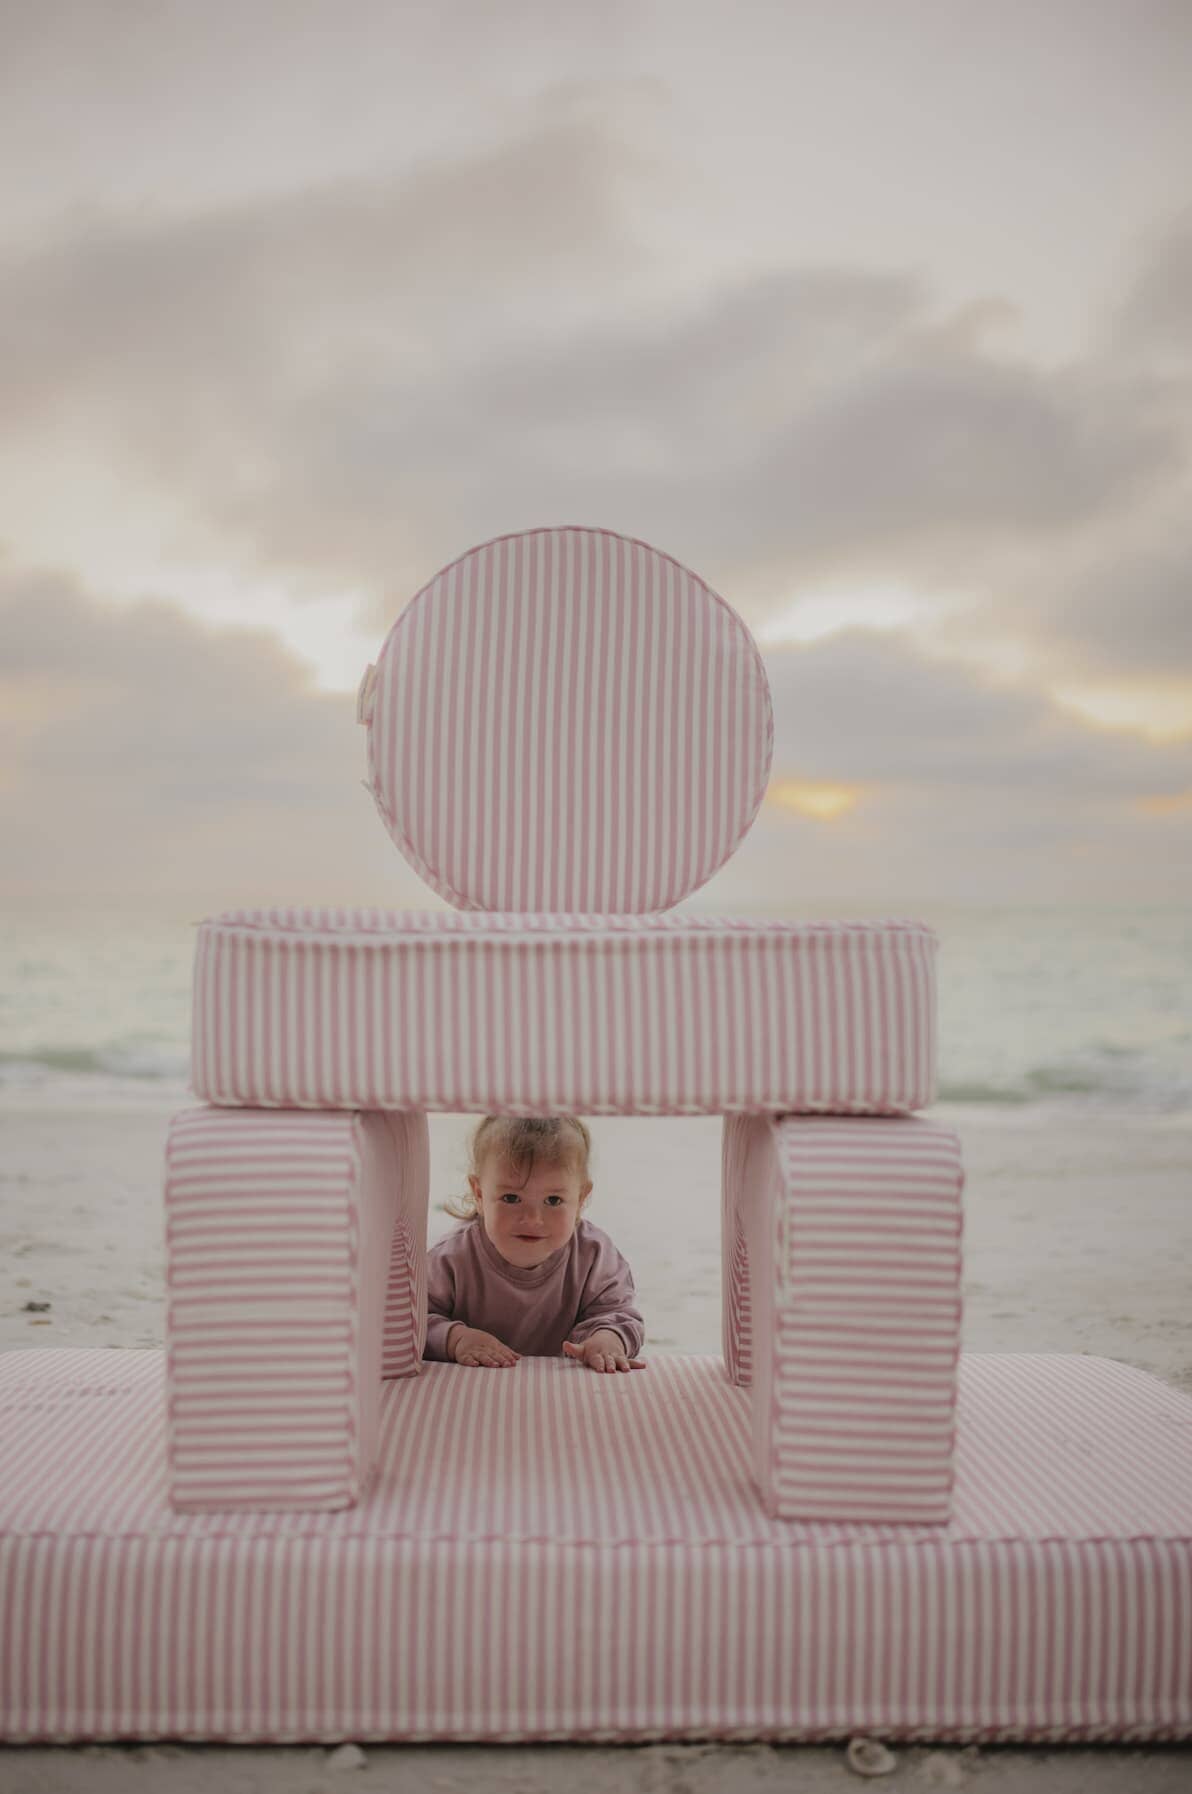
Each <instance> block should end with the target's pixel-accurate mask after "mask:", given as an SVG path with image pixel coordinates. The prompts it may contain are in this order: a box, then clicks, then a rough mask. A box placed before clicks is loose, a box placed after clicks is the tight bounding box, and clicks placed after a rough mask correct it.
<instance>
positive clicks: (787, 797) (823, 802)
mask: <svg viewBox="0 0 1192 1794" xmlns="http://www.w3.org/2000/svg"><path fill="white" fill-rule="evenodd" d="M860 796H861V791H860V787H859V786H856V785H825V784H820V783H818V782H817V781H815V780H810V779H777V780H776V781H775V782H774V783H773V784H772V785H771V786H770V789H769V790H768V791H767V793H766V801H767V803H772V804H776V805H777V806H778V808H779V809H782V810H793V811H794V812H795V814H796V815H798V816H810V817H811V818H812V820H813V821H815V822H835V821H836V819H837V818H838V817H840V816H847V815H848V813H849V811H850V810H853V809H855V808H856V806H857V803H858V802H859V800H860Z"/></svg>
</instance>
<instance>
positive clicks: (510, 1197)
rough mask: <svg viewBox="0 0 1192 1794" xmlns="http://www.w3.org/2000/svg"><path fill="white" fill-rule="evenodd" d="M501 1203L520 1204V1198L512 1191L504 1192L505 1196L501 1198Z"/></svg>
mask: <svg viewBox="0 0 1192 1794" xmlns="http://www.w3.org/2000/svg"><path fill="white" fill-rule="evenodd" d="M501 1201H502V1202H520V1201H521V1197H520V1196H518V1195H517V1194H516V1193H515V1192H514V1191H513V1190H506V1192H505V1194H504V1195H503V1196H502V1197H501Z"/></svg>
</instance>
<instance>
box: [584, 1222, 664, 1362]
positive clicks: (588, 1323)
mask: <svg viewBox="0 0 1192 1794" xmlns="http://www.w3.org/2000/svg"><path fill="white" fill-rule="evenodd" d="M602 1327H609V1328H611V1329H612V1331H613V1332H614V1333H619V1334H620V1335H621V1338H622V1339H623V1340H624V1342H625V1352H626V1356H627V1357H630V1358H636V1357H637V1355H638V1353H639V1352H640V1351H641V1349H642V1344H643V1342H644V1340H645V1337H646V1327H645V1322H644V1321H643V1320H642V1317H641V1314H640V1313H639V1312H638V1308H637V1303H636V1299H635V1292H634V1288H633V1272H632V1271H631V1270H630V1269H629V1263H628V1260H627V1259H625V1258H623V1257H622V1256H621V1254H620V1253H619V1252H618V1251H617V1248H616V1247H615V1246H614V1245H613V1243H612V1241H611V1240H610V1239H609V1238H608V1237H607V1236H605V1237H604V1238H603V1239H602V1240H601V1241H600V1242H599V1252H598V1253H597V1256H596V1259H595V1261H594V1263H593V1265H592V1268H591V1270H590V1271H589V1273H588V1276H587V1278H586V1280H585V1282H584V1293H583V1297H582V1299H581V1302H580V1310H579V1319H578V1320H577V1321H576V1323H575V1325H574V1327H572V1329H571V1332H570V1333H569V1334H568V1338H569V1339H570V1340H571V1341H572V1343H573V1344H575V1345H582V1344H583V1342H584V1340H585V1339H587V1338H588V1337H589V1336H590V1335H591V1334H593V1333H599V1332H600V1330H601V1328H602Z"/></svg>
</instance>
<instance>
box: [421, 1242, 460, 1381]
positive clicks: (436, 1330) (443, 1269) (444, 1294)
mask: <svg viewBox="0 0 1192 1794" xmlns="http://www.w3.org/2000/svg"><path fill="white" fill-rule="evenodd" d="M458 1319H459V1316H458V1315H457V1314H456V1312H455V1267H454V1265H453V1264H452V1262H451V1257H450V1254H449V1253H447V1252H440V1251H437V1250H436V1249H435V1248H434V1247H433V1246H432V1248H431V1250H430V1251H429V1252H428V1253H427V1255H426V1344H425V1346H424V1347H423V1348H422V1356H423V1357H424V1358H439V1359H444V1360H445V1359H446V1358H447V1335H448V1333H450V1331H451V1328H452V1325H453V1324H454V1322H455V1321H457V1320H458Z"/></svg>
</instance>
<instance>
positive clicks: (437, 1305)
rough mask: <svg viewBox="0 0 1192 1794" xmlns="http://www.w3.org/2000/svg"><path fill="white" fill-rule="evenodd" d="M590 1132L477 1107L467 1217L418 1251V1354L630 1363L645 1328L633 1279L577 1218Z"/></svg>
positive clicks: (462, 1360) (616, 1366)
mask: <svg viewBox="0 0 1192 1794" xmlns="http://www.w3.org/2000/svg"><path fill="white" fill-rule="evenodd" d="M591 1145H592V1141H591V1136H590V1135H589V1133H588V1130H587V1128H586V1127H585V1126H584V1124H583V1122H582V1121H578V1120H577V1119H576V1118H575V1117H574V1116H573V1115H545V1116H520V1115H486V1116H485V1117H484V1119H483V1121H481V1122H480V1123H479V1124H478V1126H477V1127H476V1130H475V1132H474V1133H473V1135H472V1151H471V1166H472V1168H471V1171H470V1173H469V1176H468V1185H469V1188H470V1190H471V1195H470V1198H466V1199H465V1202H466V1206H462V1207H457V1206H453V1205H452V1204H451V1203H448V1204H447V1210H448V1213H449V1214H454V1215H457V1216H458V1217H459V1218H460V1219H461V1220H463V1221H465V1222H466V1223H467V1224H466V1226H463V1227H457V1228H456V1230H455V1232H454V1233H452V1234H448V1236H447V1238H446V1239H443V1240H439V1241H438V1243H437V1244H436V1245H434V1246H432V1247H431V1249H430V1251H429V1253H428V1254H427V1265H426V1271H427V1297H428V1303H427V1306H428V1315H427V1326H426V1350H425V1353H424V1356H425V1357H427V1358H446V1359H453V1360H454V1361H455V1363H456V1364H471V1365H490V1366H506V1365H511V1364H516V1363H517V1361H518V1359H519V1358H521V1357H522V1356H532V1357H546V1358H553V1357H558V1355H559V1354H560V1352H562V1353H563V1354H564V1355H565V1356H567V1357H569V1358H578V1359H579V1360H580V1362H581V1363H582V1364H585V1365H587V1367H588V1368H589V1370H600V1371H618V1370H635V1369H637V1368H638V1367H639V1363H640V1361H639V1360H638V1358H637V1354H638V1353H639V1352H640V1350H641V1347H642V1340H643V1339H644V1337H645V1328H644V1326H643V1324H642V1317H641V1315H640V1314H639V1313H638V1311H637V1309H636V1307H635V1306H634V1300H633V1276H632V1274H631V1272H630V1269H629V1266H628V1264H627V1263H626V1262H625V1260H624V1259H623V1258H622V1257H621V1254H620V1253H619V1252H618V1251H617V1248H616V1247H615V1246H614V1245H613V1243H612V1241H611V1240H610V1239H609V1237H608V1235H607V1234H606V1233H602V1232H601V1230H600V1228H599V1227H593V1226H592V1223H591V1222H590V1221H585V1220H583V1219H582V1213H583V1208H584V1204H585V1203H586V1202H587V1200H588V1196H589V1195H590V1193H591V1189H592V1182H591V1179H590V1178H589V1176H588V1154H589V1151H590V1150H591Z"/></svg>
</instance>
